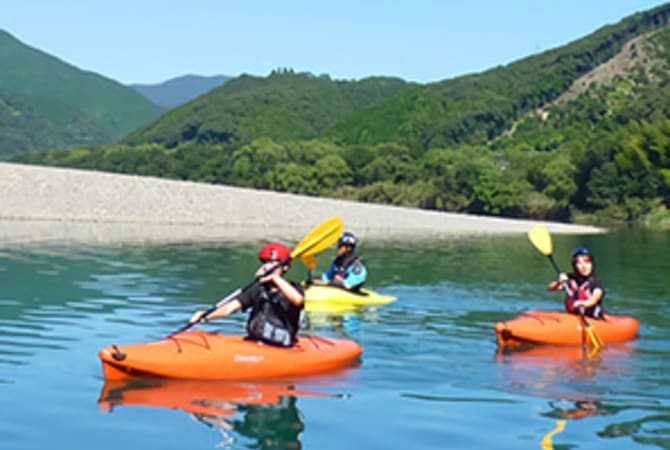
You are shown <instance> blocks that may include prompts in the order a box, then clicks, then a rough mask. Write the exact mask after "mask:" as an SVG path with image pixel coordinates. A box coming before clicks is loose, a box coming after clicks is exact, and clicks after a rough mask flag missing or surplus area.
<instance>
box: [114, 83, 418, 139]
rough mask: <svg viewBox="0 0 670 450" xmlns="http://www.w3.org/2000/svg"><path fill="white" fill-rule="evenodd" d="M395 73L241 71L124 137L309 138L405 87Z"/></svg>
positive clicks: (406, 84) (409, 84) (407, 84)
mask: <svg viewBox="0 0 670 450" xmlns="http://www.w3.org/2000/svg"><path fill="white" fill-rule="evenodd" d="M411 86H412V84H411V83H407V82H405V81H403V80H400V79H398V78H382V77H379V78H368V79H365V80H361V81H333V80H331V79H330V78H329V77H328V76H320V77H316V76H313V75H310V74H304V73H301V74H296V73H293V72H291V71H281V72H279V71H277V72H274V73H272V74H271V75H270V76H268V77H266V78H260V77H253V76H249V75H243V76H240V77H238V78H235V79H232V80H230V81H228V82H226V83H225V84H224V85H223V86H221V87H219V88H216V89H214V90H213V91H211V92H209V93H208V94H206V95H203V96H202V97H200V98H198V99H196V100H194V101H192V102H190V103H188V104H186V105H182V106H180V107H178V108H176V109H174V110H172V111H170V112H168V113H167V114H165V115H164V116H163V117H161V119H160V120H158V121H156V122H154V123H153V124H151V125H150V126H148V127H145V128H144V129H141V130H139V131H138V132H136V133H133V134H132V135H130V136H129V137H128V139H127V140H126V141H127V142H128V143H131V144H139V143H147V142H155V143H160V144H163V145H166V146H168V147H174V146H176V145H178V144H179V143H180V142H188V141H197V142H212V143H216V142H225V143H237V144H239V143H243V142H249V141H250V140H251V139H253V138H256V137H259V136H270V137H273V138H276V139H312V138H315V137H318V136H320V135H321V133H322V132H323V131H324V130H325V129H326V128H328V127H329V126H331V125H332V124H334V123H336V121H337V120H339V119H341V118H342V117H344V116H346V115H348V114H351V113H352V112H354V111H356V110H359V109H361V108H364V107H366V106H368V105H370V104H372V103H374V102H376V101H378V100H379V99H381V98H386V97H388V96H391V95H394V94H396V93H398V92H401V91H404V90H405V89H408V88H409V87H411Z"/></svg>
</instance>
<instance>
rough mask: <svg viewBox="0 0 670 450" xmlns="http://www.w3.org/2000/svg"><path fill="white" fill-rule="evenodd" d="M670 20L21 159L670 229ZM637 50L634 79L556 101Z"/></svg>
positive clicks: (312, 84)
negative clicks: (444, 76)
mask: <svg viewBox="0 0 670 450" xmlns="http://www.w3.org/2000/svg"><path fill="white" fill-rule="evenodd" d="M669 14H670V6H663V7H660V8H656V9H655V10H652V11H648V12H646V13H641V14H636V15H634V16H631V17H629V18H627V19H625V20H623V21H621V22H620V23H618V24H616V25H611V26H608V27H605V28H603V29H601V30H598V31H597V32H595V33H594V34H592V35H590V36H588V37H585V38H583V39H580V40H579V41H576V42H574V43H572V44H569V45H566V46H564V47H561V48H559V49H555V50H552V51H549V52H546V53H543V54H539V55H535V56H532V57H530V58H527V59H525V60H522V61H518V62H515V63H513V64H510V65H509V66H506V67H500V68H496V69H491V70H489V71H487V72H484V73H481V74H475V75H470V76H466V77H460V78H457V79H454V80H445V81H443V82H440V83H435V84H430V85H417V84H410V83H404V82H402V81H401V80H397V79H389V78H372V79H368V80H362V81H358V82H355V81H342V82H339V81H332V80H330V79H329V78H328V77H326V76H320V77H314V76H311V75H308V74H294V73H292V72H290V71H281V72H276V73H273V74H272V75H270V76H269V77H267V78H256V77H250V76H242V77H239V78H237V79H234V80H231V81H229V82H227V83H226V84H225V85H223V86H222V87H220V88H218V89H216V90H214V91H212V92H211V93H209V94H207V95H205V96H203V97H201V98H199V99H197V100H195V101H193V102H191V103H189V104H186V105H184V106H182V107H180V108H177V109H176V110H173V111H171V112H170V113H168V114H166V115H165V116H164V117H162V118H161V119H160V120H158V121H156V122H155V123H154V124H152V125H151V126H149V127H147V128H145V129H143V130H140V131H138V132H136V133H134V134H132V135H131V136H130V137H129V138H128V139H126V140H125V141H124V142H122V143H120V144H118V145H114V146H110V147H106V148H102V149H95V148H85V149H78V150H75V151H70V152H56V151H52V152H47V153H43V154H33V155H30V156H28V157H25V158H24V159H23V160H24V161H27V162H33V163H40V164H48V165H64V166H71V167H81V168H88V169H100V170H109V171H117V172H124V173H136V174H145V175H157V176H165V177H171V178H175V179H188V180H197V181H206V182H212V183H225V184H234V185H239V186H249V187H254V188H259V189H272V190H278V191H287V192H294V193H301V194H307V195H319V196H330V197H338V198H347V199H355V200H359V201H367V202H379V203H387V204H395V205H405V206H414V207H421V208H429V209H436V210H445V211H461V212H469V213H478V214H490V215H503V216H508V217H532V218H547V219H555V220H573V221H580V222H596V221H603V220H606V221H608V222H610V223H611V222H619V223H630V222H647V223H651V222H667V213H666V208H668V207H670V28H667V27H666V25H667V20H668V15H669ZM633 38H638V39H639V40H638V41H636V44H635V45H636V46H635V47H634V48H633V49H632V50H630V49H628V50H625V51H627V52H629V53H630V54H629V55H628V56H629V57H630V59H631V61H633V63H631V66H630V67H623V68H622V67H619V68H616V67H615V66H611V67H608V69H607V71H609V72H611V71H615V72H616V73H617V76H614V77H610V78H606V77H604V78H603V80H602V81H601V82H599V83H594V84H591V85H585V84H584V83H583V82H580V83H576V84H577V85H583V86H584V87H583V89H582V90H581V91H577V92H576V93H574V95H573V96H572V97H570V98H569V99H568V100H561V101H557V100H560V98H561V96H562V95H563V94H565V93H566V91H568V90H569V89H570V88H571V86H572V85H573V84H575V82H576V81H577V80H578V79H579V77H581V76H583V75H585V74H588V75H589V76H593V77H595V76H596V71H594V69H598V68H599V67H601V65H602V64H603V63H605V62H607V63H608V64H609V63H610V62H611V61H613V59H612V58H613V57H614V56H616V55H617V54H619V53H620V52H622V51H623V50H624V46H625V44H626V43H628V42H630V40H631V39H633ZM652 217H653V219H650V218H652Z"/></svg>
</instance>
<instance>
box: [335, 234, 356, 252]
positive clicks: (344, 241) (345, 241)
mask: <svg viewBox="0 0 670 450" xmlns="http://www.w3.org/2000/svg"><path fill="white" fill-rule="evenodd" d="M356 244H358V239H356V236H354V234H353V233H351V232H349V231H345V232H344V234H343V235H342V237H341V238H340V240H339V241H337V246H338V247H342V246H343V245H346V246H348V247H352V248H353V247H356Z"/></svg>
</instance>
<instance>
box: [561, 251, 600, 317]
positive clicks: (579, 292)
mask: <svg viewBox="0 0 670 450" xmlns="http://www.w3.org/2000/svg"><path fill="white" fill-rule="evenodd" d="M572 269H573V272H572V273H570V274H565V273H560V274H559V275H558V280H556V281H553V282H551V283H550V284H549V286H548V289H549V290H550V291H558V290H560V289H565V290H566V292H567V295H566V297H565V309H566V310H567V311H568V312H569V313H572V314H584V315H585V316H588V317H593V318H595V319H602V318H603V306H602V303H603V298H604V297H605V289H604V288H603V286H602V284H601V283H600V280H598V278H597V277H596V276H595V272H594V271H595V261H594V258H593V255H592V254H591V252H590V251H589V250H588V249H587V248H585V247H579V248H578V249H577V250H575V252H574V253H573V255H572Z"/></svg>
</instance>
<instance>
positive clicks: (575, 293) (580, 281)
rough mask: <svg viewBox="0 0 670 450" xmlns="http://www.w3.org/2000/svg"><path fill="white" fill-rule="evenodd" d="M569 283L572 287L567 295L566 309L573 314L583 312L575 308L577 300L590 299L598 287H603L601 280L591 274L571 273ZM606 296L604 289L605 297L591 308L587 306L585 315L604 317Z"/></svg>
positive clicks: (597, 317)
mask: <svg viewBox="0 0 670 450" xmlns="http://www.w3.org/2000/svg"><path fill="white" fill-rule="evenodd" d="M568 285H569V288H570V289H569V291H568V292H567V295H566V296H565V309H566V311H568V312H569V313H571V314H581V311H580V310H579V308H575V306H574V303H575V302H576V301H578V300H588V299H589V298H590V297H591V294H592V293H593V291H594V290H595V289H596V288H600V289H602V287H601V286H600V282H599V281H598V280H597V279H596V278H595V277H594V276H593V275H590V276H588V277H586V278H583V277H578V276H575V275H570V279H569V281H568ZM604 297H605V294H604V290H603V297H602V298H601V299H600V301H598V303H596V304H595V305H593V306H591V307H589V308H585V309H584V315H585V316H589V317H593V318H596V319H602V318H603V308H602V302H603V299H604Z"/></svg>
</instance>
